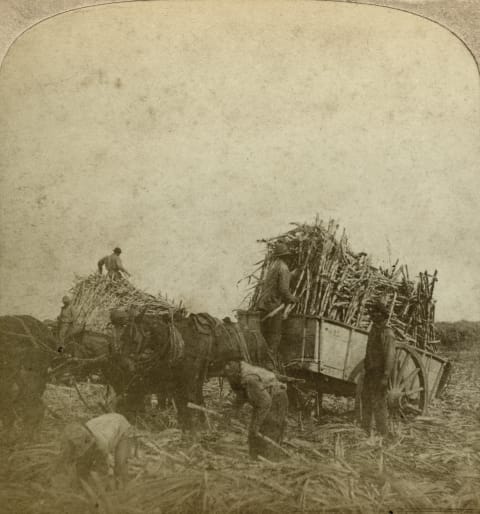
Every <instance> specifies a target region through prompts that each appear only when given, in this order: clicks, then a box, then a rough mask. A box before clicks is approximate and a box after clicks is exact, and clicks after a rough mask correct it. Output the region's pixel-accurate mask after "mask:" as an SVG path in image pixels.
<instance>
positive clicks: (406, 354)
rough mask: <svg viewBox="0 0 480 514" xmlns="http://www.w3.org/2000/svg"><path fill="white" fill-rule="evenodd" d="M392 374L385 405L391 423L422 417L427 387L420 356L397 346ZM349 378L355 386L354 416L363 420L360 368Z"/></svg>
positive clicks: (408, 349)
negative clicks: (415, 416)
mask: <svg viewBox="0 0 480 514" xmlns="http://www.w3.org/2000/svg"><path fill="white" fill-rule="evenodd" d="M395 346H396V350H395V359H394V362H393V367H392V373H391V375H390V380H389V384H388V391H387V404H388V410H389V413H390V416H391V417H392V418H393V419H399V418H400V419H403V420H406V419H408V418H409V417H410V416H411V415H421V414H425V413H426V411H427V407H428V385H427V378H426V377H427V375H426V372H425V367H424V365H423V363H422V361H421V359H420V356H419V354H418V353H417V352H416V351H415V349H414V348H412V347H411V346H409V345H407V344H404V343H397V344H396V345H395ZM355 371H356V372H355V373H354V374H352V375H353V376H352V380H353V381H354V382H356V384H357V387H356V392H355V414H356V417H357V419H358V421H360V422H361V420H362V389H363V377H364V372H363V365H362V366H358V367H357V369H356V370H355Z"/></svg>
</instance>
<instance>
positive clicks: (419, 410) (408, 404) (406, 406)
mask: <svg viewBox="0 0 480 514" xmlns="http://www.w3.org/2000/svg"><path fill="white" fill-rule="evenodd" d="M403 408H404V409H410V410H412V411H413V412H416V413H417V414H421V413H422V411H421V409H419V408H418V407H416V406H415V405H412V404H411V403H405V404H404V405H403Z"/></svg>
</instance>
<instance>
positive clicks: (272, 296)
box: [257, 243, 298, 369]
mask: <svg viewBox="0 0 480 514" xmlns="http://www.w3.org/2000/svg"><path fill="white" fill-rule="evenodd" d="M290 258H291V252H290V251H289V249H288V247H287V245H285V244H284V243H278V244H277V246H276V247H275V249H274V251H273V259H274V260H273V262H272V264H271V265H270V268H269V270H268V272H267V276H266V278H265V281H264V283H263V286H262V290H261V293H260V296H259V299H258V302H257V309H258V310H259V311H260V312H261V319H262V321H261V330H262V334H263V337H264V338H265V340H266V341H267V344H268V347H269V349H270V352H271V359H272V362H273V365H272V366H269V367H271V368H272V369H274V368H275V367H277V366H278V349H279V346H280V341H281V339H282V321H283V309H282V308H281V306H282V305H284V306H285V307H286V306H287V305H288V304H290V303H297V302H298V298H297V297H296V296H294V295H293V294H292V293H291V292H290V277H291V275H290V269H289V260H290Z"/></svg>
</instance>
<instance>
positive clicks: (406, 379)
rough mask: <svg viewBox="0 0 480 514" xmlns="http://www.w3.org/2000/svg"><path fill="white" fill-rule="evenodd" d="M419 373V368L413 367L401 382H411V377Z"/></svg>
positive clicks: (405, 383)
mask: <svg viewBox="0 0 480 514" xmlns="http://www.w3.org/2000/svg"><path fill="white" fill-rule="evenodd" d="M419 373H420V368H415V369H413V370H412V371H411V372H410V373H409V374H408V375H407V376H406V377H405V378H404V379H403V380H402V384H404V385H405V386H406V385H407V384H409V385H410V384H412V383H413V379H414V378H415V377H416V376H417V375H418V374H419Z"/></svg>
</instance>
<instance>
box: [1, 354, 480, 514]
mask: <svg viewBox="0 0 480 514" xmlns="http://www.w3.org/2000/svg"><path fill="white" fill-rule="evenodd" d="M449 357H450V358H451V359H452V360H453V363H454V366H455V368H454V374H453V376H452V380H451V383H450V385H449V387H448V388H447V390H446V391H445V392H444V395H443V398H441V399H436V400H435V401H434V402H433V403H432V405H431V407H430V410H429V413H428V416H424V417H419V418H417V419H416V420H412V421H411V422H409V423H408V424H402V425H401V426H399V427H397V435H398V438H397V441H396V442H394V443H393V444H391V445H390V446H383V445H382V444H381V443H380V442H379V441H376V442H374V444H373V445H372V444H369V441H368V440H367V439H366V437H365V436H364V434H363V433H362V431H361V430H359V429H358V427H356V425H355V424H354V421H353V416H352V412H351V408H352V401H351V400H346V399H337V398H334V397H327V399H326V401H325V408H326V413H324V414H322V416H321V417H320V419H318V420H316V419H312V420H310V421H307V422H305V423H304V425H303V427H300V426H299V424H298V421H297V419H296V418H295V417H294V416H291V417H290V419H289V427H288V434H287V439H286V442H285V445H284V451H285V452H286V454H288V455H284V458H283V459H282V460H281V461H279V462H270V461H267V460H262V461H257V462H253V461H251V460H250V459H249V458H248V454H247V447H246V434H245V427H246V426H247V423H248V415H249V412H248V407H245V408H244V411H243V412H242V415H241V419H234V418H232V415H231V410H230V408H229V399H230V395H229V391H228V390H227V388H225V389H224V390H223V391H221V390H220V388H219V385H218V381H217V380H212V381H210V382H209V383H208V384H207V387H206V392H207V407H208V408H209V409H211V410H214V411H216V412H218V413H220V415H219V416H216V415H214V414H211V415H209V419H208V420H207V423H206V424H205V426H204V428H203V429H202V431H201V432H200V433H199V435H198V437H197V438H195V439H192V438H186V437H183V436H182V434H181V433H180V431H179V430H177V428H176V421H175V415H174V414H175V413H174V411H173V409H172V408H170V409H169V410H167V411H165V412H159V411H158V410H156V409H154V408H150V409H148V412H147V414H146V415H145V416H144V417H143V418H142V419H139V420H138V423H137V426H136V440H137V448H136V455H135V456H133V457H132V460H131V466H130V475H131V476H130V479H131V481H130V483H129V485H128V487H127V489H126V490H124V491H115V490H113V489H111V484H110V482H109V480H108V479H103V478H100V477H94V478H93V479H92V480H93V481H92V483H90V484H85V486H84V488H83V489H80V490H76V491H73V490H70V489H65V488H62V487H58V486H57V487H54V486H52V484H51V482H50V478H51V477H52V476H53V475H52V472H51V469H52V468H51V463H52V461H53V459H54V457H55V455H56V451H57V442H56V441H57V440H58V436H59V434H60V431H61V428H62V427H63V426H64V425H65V423H66V422H67V421H70V420H74V419H75V420H81V421H84V420H86V419H88V418H89V417H92V416H93V415H95V414H99V413H101V412H102V410H101V408H100V406H99V403H100V402H103V401H104V400H105V397H104V395H105V388H104V387H103V386H100V385H94V384H80V386H79V390H80V392H81V396H82V399H80V398H79V395H78V393H77V391H76V390H75V389H74V388H71V387H66V386H49V387H48V390H47V392H46V394H45V400H46V402H47V405H48V406H49V413H48V415H47V418H46V420H45V422H44V425H43V427H42V429H41V431H39V433H38V434H37V436H36V437H37V440H36V441H35V443H34V444H32V443H29V444H27V443H25V442H18V443H17V444H16V445H13V446H12V445H5V444H3V445H2V447H1V450H0V451H1V453H0V481H1V486H0V512H8V513H10V512H12V513H13V512H15V513H19V512H22V513H23V512H29V513H44V512H45V513H46V512H49V513H53V512H68V513H69V514H73V513H76V512H106V513H117V512H122V513H133V512H152V513H153V512H159V513H160V512H178V513H183V512H189V513H190V512H192V513H193V512H215V513H217V512H218V513H223V512H227V511H229V512H230V511H231V512H238V513H244V512H252V513H253V512H255V513H256V512H284V513H287V512H380V513H381V512H385V513H387V512H389V511H392V512H413V511H418V509H423V510H428V511H429V512H441V511H444V509H458V510H457V512H469V513H472V512H480V494H479V492H478V483H480V482H479V479H480V419H479V410H478V402H479V401H480V396H479V394H478V392H479V389H480V353H479V352H477V351H475V352H474V351H462V352H457V353H454V354H450V355H449Z"/></svg>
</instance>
